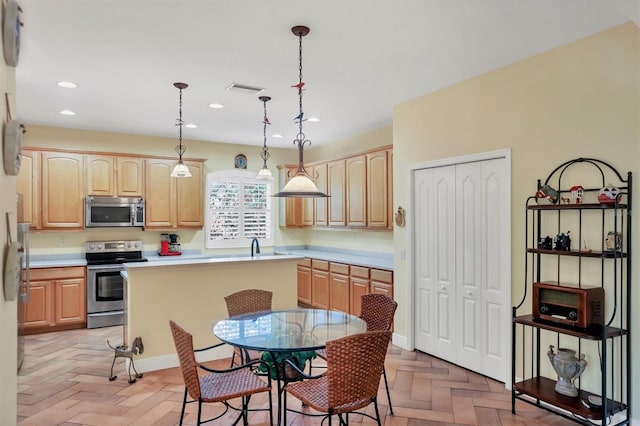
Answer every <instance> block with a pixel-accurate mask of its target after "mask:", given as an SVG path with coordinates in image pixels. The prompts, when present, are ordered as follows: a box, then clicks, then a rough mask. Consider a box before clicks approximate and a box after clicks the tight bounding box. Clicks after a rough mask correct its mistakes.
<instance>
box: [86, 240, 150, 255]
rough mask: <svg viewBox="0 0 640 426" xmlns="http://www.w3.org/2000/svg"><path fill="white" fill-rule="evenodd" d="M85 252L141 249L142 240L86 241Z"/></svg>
mask: <svg viewBox="0 0 640 426" xmlns="http://www.w3.org/2000/svg"><path fill="white" fill-rule="evenodd" d="M85 249H86V252H87V253H114V252H116V253H117V252H123V251H141V250H142V240H121V241H87V242H86V243H85Z"/></svg>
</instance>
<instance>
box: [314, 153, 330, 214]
mask: <svg viewBox="0 0 640 426" xmlns="http://www.w3.org/2000/svg"><path fill="white" fill-rule="evenodd" d="M313 172H314V175H315V177H316V186H317V187H318V190H319V191H320V192H324V193H325V194H326V193H327V163H319V164H315V165H314V166H313ZM328 204H329V203H328V202H327V198H324V197H318V198H316V199H314V213H315V215H314V220H313V224H314V225H317V226H327V224H328V223H329V222H328V220H327V206H328Z"/></svg>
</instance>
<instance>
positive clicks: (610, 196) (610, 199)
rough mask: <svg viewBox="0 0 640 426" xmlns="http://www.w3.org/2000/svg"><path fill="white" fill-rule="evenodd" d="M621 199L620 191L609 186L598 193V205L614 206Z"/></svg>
mask: <svg viewBox="0 0 640 426" xmlns="http://www.w3.org/2000/svg"><path fill="white" fill-rule="evenodd" d="M621 197H622V194H620V190H619V189H618V188H616V187H615V186H613V185H611V184H609V185H607V186H605V187H604V188H602V189H601V190H600V191H599V192H598V202H599V203H600V204H615V203H617V202H619V201H620V198H621Z"/></svg>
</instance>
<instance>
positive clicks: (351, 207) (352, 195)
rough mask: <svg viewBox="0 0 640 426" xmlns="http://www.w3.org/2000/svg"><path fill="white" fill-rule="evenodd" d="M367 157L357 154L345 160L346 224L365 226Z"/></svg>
mask: <svg viewBox="0 0 640 426" xmlns="http://www.w3.org/2000/svg"><path fill="white" fill-rule="evenodd" d="M366 160H367V157H366V156H365V155H358V156H356V157H350V158H347V159H346V160H345V163H346V169H347V184H346V200H347V202H346V207H347V208H346V211H347V226H353V227H365V226H367V191H366V182H367V164H366Z"/></svg>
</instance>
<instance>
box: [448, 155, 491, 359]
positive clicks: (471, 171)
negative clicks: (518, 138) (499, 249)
mask: <svg viewBox="0 0 640 426" xmlns="http://www.w3.org/2000/svg"><path fill="white" fill-rule="evenodd" d="M455 168H456V205H455V208H454V209H453V210H452V213H453V215H455V220H456V227H455V235H456V254H455V258H454V259H452V263H454V264H455V267H456V271H457V272H456V289H457V290H458V291H457V294H458V297H457V298H456V308H455V309H456V317H457V319H458V321H457V322H456V336H457V338H456V346H457V347H458V349H459V350H458V352H457V363H458V364H459V365H461V366H463V367H465V368H468V369H470V370H474V371H482V357H481V354H482V348H481V346H482V336H483V334H485V333H487V332H488V331H489V330H486V329H483V327H484V324H483V322H482V308H481V307H482V272H483V271H482V269H483V267H482V266H483V265H482V264H483V259H482V219H483V216H484V213H483V202H482V195H483V194H482V184H483V182H482V163H480V162H475V163H466V164H460V165H457V166H455Z"/></svg>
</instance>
